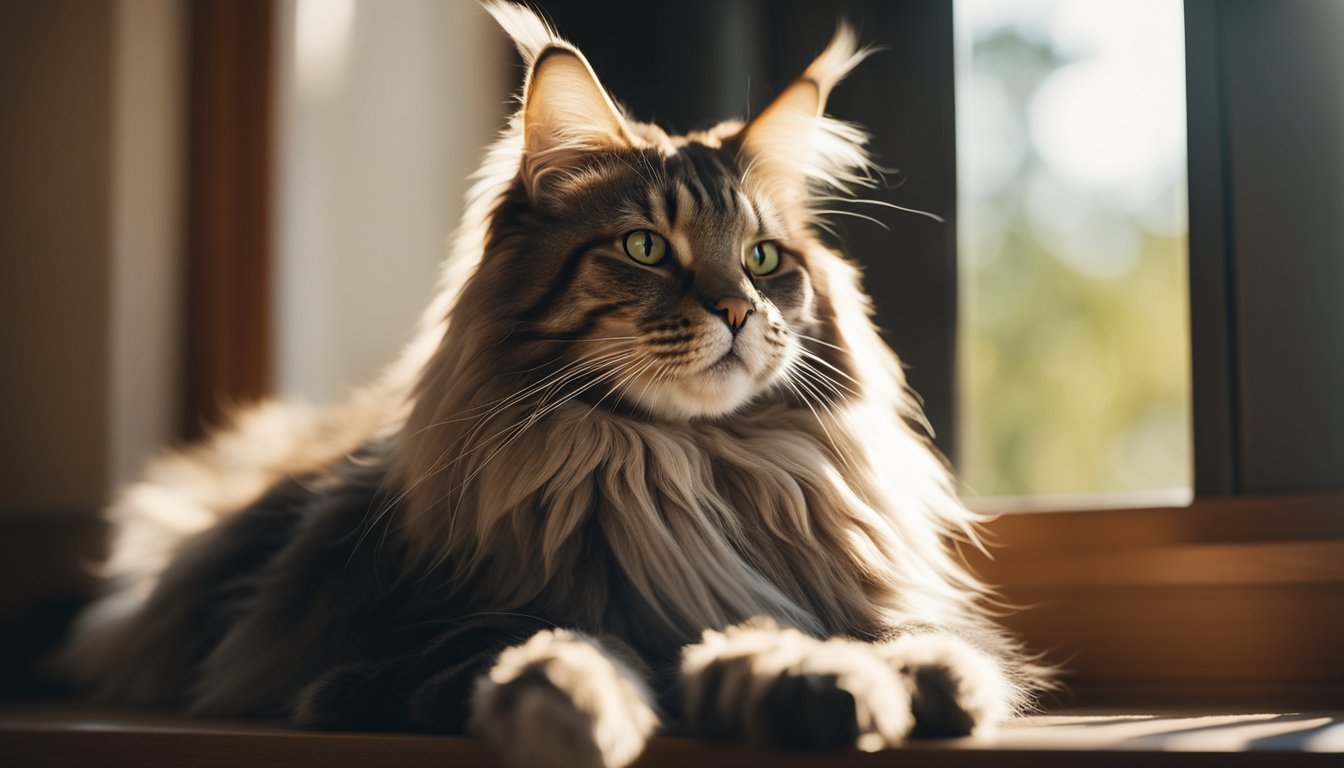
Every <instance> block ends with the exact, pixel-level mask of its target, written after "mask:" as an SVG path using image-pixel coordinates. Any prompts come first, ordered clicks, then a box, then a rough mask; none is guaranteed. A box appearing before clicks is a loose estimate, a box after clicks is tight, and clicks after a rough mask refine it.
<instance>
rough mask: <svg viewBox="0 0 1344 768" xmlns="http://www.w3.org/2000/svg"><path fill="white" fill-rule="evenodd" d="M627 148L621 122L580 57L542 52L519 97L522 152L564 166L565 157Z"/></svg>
mask: <svg viewBox="0 0 1344 768" xmlns="http://www.w3.org/2000/svg"><path fill="white" fill-rule="evenodd" d="M630 144H631V137H630V129H629V127H628V126H627V125H626V122H625V117H624V116H622V115H621V111H620V109H618V108H617V107H616V104H615V102H613V101H612V100H611V97H610V96H608V95H607V92H606V90H605V89H603V88H602V84H601V83H599V82H598V81H597V75H595V74H593V69H592V67H590V66H588V62H587V61H586V60H585V59H584V58H583V54H581V53H579V52H578V51H577V50H574V49H572V48H561V47H557V46H552V47H550V48H547V49H546V50H544V51H542V52H541V54H540V55H539V56H538V57H537V60H536V61H535V62H534V63H533V64H532V71H531V73H530V74H529V76H528V79H527V89H526V91H525V92H524V95H523V152H524V153H525V154H526V155H527V156H528V157H529V158H530V159H534V160H538V161H546V160H548V159H550V160H551V161H560V162H563V160H564V155H565V154H566V153H571V152H582V151H591V150H595V149H609V148H612V147H628V146H630Z"/></svg>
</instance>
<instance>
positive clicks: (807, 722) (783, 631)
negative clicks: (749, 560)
mask: <svg viewBox="0 0 1344 768" xmlns="http://www.w3.org/2000/svg"><path fill="white" fill-rule="evenodd" d="M682 693H683V697H684V710H685V714H686V720H687V725H688V726H689V727H690V728H691V729H692V730H693V731H694V732H696V733H697V734H699V735H701V736H705V737H708V738H713V739H721V740H734V741H746V742H748V743H750V744H753V745H755V746H761V747H772V748H785V749H818V750H819V749H838V748H842V747H852V746H856V747H858V748H860V749H864V750H868V751H873V750H877V749H881V748H883V747H886V746H890V745H892V744H896V743H898V742H899V741H900V740H901V739H903V738H904V737H905V736H906V735H907V734H908V733H909V732H910V730H911V728H912V727H913V726H914V717H913V715H912V713H911V698H910V693H909V689H908V688H907V687H906V685H905V683H904V682H903V681H902V679H901V677H900V675H899V674H898V672H897V669H896V667H895V666H893V665H891V664H889V663H887V662H886V661H884V659H882V658H881V657H879V656H878V655H877V654H875V653H873V649H872V647H871V646H870V645H868V644H865V643H861V642H858V641H854V640H845V639H839V638H832V639H829V640H818V639H816V638H814V637H811V636H808V635H805V634H803V633H801V632H799V631H797V630H795V629H789V628H782V627H780V626H778V625H777V624H775V623H773V622H770V621H768V620H755V621H751V622H747V623H746V624H742V625H739V626H736V627H730V628H729V629H727V630H724V631H723V632H716V631H706V632H705V633H704V635H703V637H702V638H701V640H700V642H699V643H696V644H694V645H691V646H688V647H687V648H686V649H685V650H684V652H683V655H682Z"/></svg>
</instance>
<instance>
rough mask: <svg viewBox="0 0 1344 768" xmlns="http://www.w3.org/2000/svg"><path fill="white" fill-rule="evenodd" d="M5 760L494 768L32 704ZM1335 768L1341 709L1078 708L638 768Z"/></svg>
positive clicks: (382, 747)
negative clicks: (986, 724) (837, 746)
mask: <svg viewBox="0 0 1344 768" xmlns="http://www.w3.org/2000/svg"><path fill="white" fill-rule="evenodd" d="M0 764H3V765H5V766H9V767H10V768H19V767H20V766H39V765H40V766H62V765H81V766H121V765H126V766H146V767H147V768H154V767H155V766H173V767H175V768H176V767H179V766H180V767H182V768H189V767H190V766H227V765H246V766H247V767H248V768H268V767H269V766H286V767H287V766H294V765H321V766H330V767H332V768H344V767H346V766H380V767H381V766H388V765H396V766H412V767H413V766H421V765H424V766H431V765H432V766H436V768H437V767H438V766H443V765H452V766H497V765H499V762H498V760H497V759H496V758H495V756H494V755H493V754H492V753H491V752H490V751H489V750H488V749H487V748H486V747H485V745H484V744H482V743H481V742H479V741H476V740H474V739H464V738H449V737H438V736H414V735H396V734H365V733H342V734H337V733H314V732H307V731H296V730H290V729H286V728H282V727H278V726H274V725H268V724H264V723H252V722H226V721H208V720H190V719H186V718H182V717H176V716H172V715H161V714H148V713H136V712H125V711H111V710H98V709H88V708H77V707H69V706H51V705H41V706H36V705H28V706H9V707H3V708H0ZM1083 764H1086V765H1087V766H1088V768H1108V767H1109V766H1130V765H1135V764H1142V765H1143V766H1144V768H1162V767H1163V766H1182V767H1184V766H1204V765H1219V766H1222V765H1232V766H1266V767H1269V766H1275V767H1277V766H1317V765H1320V766H1340V767H1344V712H1319V713H1305V712H1304V713H1261V714H1245V713H1243V714H1221V715H1220V714H1198V713H1192V712H1184V713H1182V712H1164V713H1153V712H1139V711H1133V710H1126V711H1107V712H1102V711H1072V712H1068V713H1061V714H1052V715H1039V716H1034V717H1028V718H1022V719H1020V720H1017V721H1015V722H1013V723H1011V724H1009V725H1006V726H1004V727H1003V728H1002V729H1000V731H999V732H998V733H997V734H995V735H993V736H987V737H979V738H973V739H953V740H947V741H925V742H916V743H912V744H911V745H909V746H907V747H904V748H902V749H897V750H890V751H886V752H878V753H874V754H863V753H835V754H825V755H794V754H780V753H771V752H758V751H752V750H748V749H744V748H742V747H737V746H726V745H710V744H706V743H703V742H698V741H693V740H689V739H677V738H665V737H660V738H656V739H654V740H653V742H652V743H651V744H650V746H649V749H648V751H647V752H646V753H645V755H644V756H643V757H642V758H641V759H640V760H639V761H638V762H637V763H636V766H637V768H661V767H664V766H687V765H692V766H695V767H696V768H720V767H721V768H753V766H771V767H772V768H773V767H775V766H781V767H783V768H788V767H789V766H799V767H801V766H830V767H838V766H864V767H871V768H878V767H879V766H892V767H893V768H895V767H896V766H901V767H902V768H905V767H907V766H912V765H918V766H948V767H951V768H955V767H959V766H967V767H972V766H1013V765H1024V766H1025V765H1029V766H1033V768H1042V767H1044V768H1051V767H1053V766H1060V767H1061V768H1062V767H1063V766H1078V765H1083Z"/></svg>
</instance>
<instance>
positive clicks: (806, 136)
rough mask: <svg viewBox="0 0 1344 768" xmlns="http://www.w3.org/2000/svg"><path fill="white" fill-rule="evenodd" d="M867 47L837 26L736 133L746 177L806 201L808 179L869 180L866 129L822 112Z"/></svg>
mask: <svg viewBox="0 0 1344 768" xmlns="http://www.w3.org/2000/svg"><path fill="white" fill-rule="evenodd" d="M870 53H872V49H869V48H859V47H858V41H857V38H856V37H855V35H854V31H853V30H852V29H851V28H850V27H849V26H848V25H846V24H844V23H842V24H841V25H840V26H839V28H838V29H837V30H836V32H835V37H834V38H832V40H831V44H830V45H828V46H827V47H826V50H825V51H822V53H821V55H820V56H818V57H817V58H816V60H815V61H813V62H812V64H811V65H810V66H808V68H807V70H806V71H804V72H803V76H802V77H800V78H798V79H797V80H795V81H794V82H793V83H792V84H791V85H789V87H788V88H785V89H784V92H783V93H781V94H780V95H779V96H777V97H776V98H775V100H774V101H772V102H771V103H770V106H768V107H766V108H765V110H763V111H762V112H761V113H760V114H759V115H757V116H756V117H755V118H753V119H752V120H751V122H749V123H747V125H746V127H744V128H743V129H742V130H741V131H740V132H739V133H738V135H737V136H736V137H734V139H733V141H734V143H736V145H737V147H738V152H739V155H740V156H741V159H742V165H743V167H744V168H747V169H748V180H752V179H753V178H754V179H755V180H759V181H761V182H763V183H764V184H766V185H768V186H769V188H770V189H771V190H772V191H773V193H774V194H776V195H778V196H780V197H783V198H784V199H785V202H795V201H804V200H805V198H806V195H807V191H808V185H809V184H810V183H816V184H819V185H822V186H828V187H833V188H838V189H848V188H850V187H851V186H854V185H856V184H862V183H865V182H868V181H870V180H871V171H872V168H873V166H872V162H871V161H870V160H869V159H868V154H867V152H866V151H865V146H866V145H867V141H868V136H867V134H865V133H864V132H863V131H862V130H860V129H859V128H857V127H855V126H853V125H851V124H849V123H845V122H841V121H839V120H834V119H832V118H829V117H826V115H825V111H826V99H827V97H828V96H830V93H831V89H832V88H833V87H835V85H836V83H838V82H840V81H841V80H842V79H843V78H844V77H845V75H847V74H849V72H850V70H852V69H853V68H854V67H855V66H857V65H858V63H859V62H861V61H863V60H864V59H865V58H867V57H868V55H869V54H870Z"/></svg>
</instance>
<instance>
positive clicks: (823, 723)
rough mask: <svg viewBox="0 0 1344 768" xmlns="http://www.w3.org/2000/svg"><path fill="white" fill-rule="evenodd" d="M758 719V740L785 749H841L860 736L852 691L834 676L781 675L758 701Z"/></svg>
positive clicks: (851, 743)
mask: <svg viewBox="0 0 1344 768" xmlns="http://www.w3.org/2000/svg"><path fill="white" fill-rule="evenodd" d="M759 721H760V722H759V723H758V725H757V728H758V731H759V733H758V738H759V740H760V741H762V742H764V743H765V744H768V745H772V746H776V747H782V748H785V749H796V750H806V751H811V750H832V749H840V748H842V747H847V746H850V745H853V744H855V743H856V742H857V741H858V738H859V713H858V711H857V702H856V701H855V700H854V694H853V693H851V692H850V691H847V690H845V689H844V688H842V687H841V685H840V679H839V678H838V677H837V676H835V675H818V674H801V675H788V674H786V675H780V676H779V678H777V679H776V680H775V681H774V683H773V684H772V685H770V686H769V688H768V690H767V692H766V694H765V696H764V698H763V699H762V701H761V711H760V717H759Z"/></svg>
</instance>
